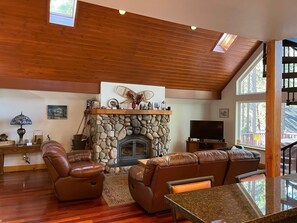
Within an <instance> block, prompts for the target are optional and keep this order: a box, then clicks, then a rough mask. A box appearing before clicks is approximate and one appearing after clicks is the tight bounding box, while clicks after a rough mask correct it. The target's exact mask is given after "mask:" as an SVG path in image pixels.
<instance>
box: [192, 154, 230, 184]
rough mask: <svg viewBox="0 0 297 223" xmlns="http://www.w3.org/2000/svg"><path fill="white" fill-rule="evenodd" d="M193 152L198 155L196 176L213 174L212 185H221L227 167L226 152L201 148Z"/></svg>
mask: <svg viewBox="0 0 297 223" xmlns="http://www.w3.org/2000/svg"><path fill="white" fill-rule="evenodd" d="M194 154H195V155H196V156H197V157H198V163H199V170H198V176H199V177H202V176H213V177H214V185H215V186H219V185H222V184H223V182H224V177H225V173H226V171H227V168H228V161H229V158H228V154H227V153H226V152H225V151H220V150H203V151H197V152H195V153H194Z"/></svg>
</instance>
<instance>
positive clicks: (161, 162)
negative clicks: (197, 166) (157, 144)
mask: <svg viewBox="0 0 297 223" xmlns="http://www.w3.org/2000/svg"><path fill="white" fill-rule="evenodd" d="M194 163H198V159H197V156H195V154H193V153H188V152H181V153H171V154H167V155H165V156H162V157H155V158H152V159H149V160H148V161H147V163H146V165H145V169H144V176H143V183H144V184H145V185H146V186H149V185H150V184H151V180H152V177H153V174H154V172H155V168H156V166H160V167H169V166H179V165H188V164H194Z"/></svg>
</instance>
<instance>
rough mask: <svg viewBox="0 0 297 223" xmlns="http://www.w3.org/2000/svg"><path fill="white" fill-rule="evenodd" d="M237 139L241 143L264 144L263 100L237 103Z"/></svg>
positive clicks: (264, 106)
mask: <svg viewBox="0 0 297 223" xmlns="http://www.w3.org/2000/svg"><path fill="white" fill-rule="evenodd" d="M239 111H240V117H239V139H240V142H241V144H243V145H249V146H256V147H264V146H265V128H266V123H265V121H266V120H265V112H266V104H265V102H241V103H239Z"/></svg>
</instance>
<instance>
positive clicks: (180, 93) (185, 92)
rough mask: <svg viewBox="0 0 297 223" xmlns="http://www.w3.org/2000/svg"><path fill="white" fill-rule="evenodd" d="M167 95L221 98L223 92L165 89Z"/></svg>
mask: <svg viewBox="0 0 297 223" xmlns="http://www.w3.org/2000/svg"><path fill="white" fill-rule="evenodd" d="M165 97H166V98H182V99H201V100H218V99H221V92H214V91H195V90H180V89H165Z"/></svg>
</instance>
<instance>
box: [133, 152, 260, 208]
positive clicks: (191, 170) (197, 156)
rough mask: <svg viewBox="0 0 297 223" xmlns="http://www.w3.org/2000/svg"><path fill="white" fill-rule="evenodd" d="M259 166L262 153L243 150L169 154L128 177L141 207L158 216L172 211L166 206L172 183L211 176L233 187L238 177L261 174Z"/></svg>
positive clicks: (220, 183) (137, 169)
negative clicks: (159, 213) (168, 210)
mask: <svg viewBox="0 0 297 223" xmlns="http://www.w3.org/2000/svg"><path fill="white" fill-rule="evenodd" d="M259 162H260V154H259V153H257V152H250V151H247V150H241V149H235V150H230V152H228V151H219V150H206V151H197V152H195V153H188V152H183V153H174V154H167V155H165V156H163V157H156V158H152V159H149V160H148V162H147V163H146V165H142V164H138V165H135V166H132V167H131V168H130V169H129V174H128V184H129V190H130V193H131V196H132V198H133V199H134V200H135V201H136V202H137V203H138V204H139V205H140V206H141V207H143V208H144V209H145V210H146V211H147V212H148V213H154V212H157V211H162V210H166V209H169V206H167V204H166V203H165V202H164V195H165V194H167V188H166V182H168V181H173V180H180V179H186V178H193V177H201V176H210V175H211V176H214V183H215V185H216V186H218V185H222V184H224V183H231V178H232V177H233V176H234V182H235V175H234V174H237V173H245V172H249V171H253V170H257V167H258V164H259ZM240 164H242V166H241V165H240ZM226 177H227V178H226Z"/></svg>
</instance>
